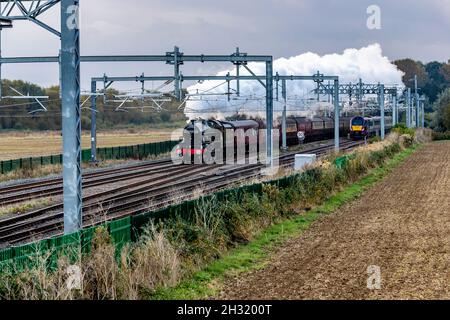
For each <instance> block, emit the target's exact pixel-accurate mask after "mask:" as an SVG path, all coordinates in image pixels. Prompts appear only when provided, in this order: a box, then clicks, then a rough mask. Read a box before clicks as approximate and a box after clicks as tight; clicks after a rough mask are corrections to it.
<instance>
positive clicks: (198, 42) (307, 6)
mask: <svg viewBox="0 0 450 320" xmlns="http://www.w3.org/2000/svg"><path fill="white" fill-rule="evenodd" d="M370 4H377V5H379V6H380V7H381V10H382V29H381V30H374V31H371V30H368V29H367V28H366V19H367V15H366V8H367V6H369V5H370ZM81 6H82V7H81V14H82V16H81V28H82V30H81V32H82V34H81V49H82V53H83V54H161V53H164V52H165V51H167V50H170V49H171V48H172V47H173V45H175V44H177V45H179V46H180V47H181V48H182V50H183V51H184V52H186V53H192V54H193V53H206V54H207V53H222V54H228V53H231V52H232V51H234V48H235V47H236V46H240V47H241V48H242V50H243V51H246V52H249V53H254V54H273V55H274V57H275V58H278V57H282V56H285V57H289V56H293V55H298V54H300V53H302V52H307V51H311V52H316V53H319V54H325V53H333V52H342V51H343V50H344V49H346V48H351V47H354V48H359V47H362V46H366V45H368V44H370V43H374V42H378V43H380V44H381V47H382V48H383V51H384V53H385V54H386V55H387V56H388V57H389V58H390V59H397V58H403V57H412V58H414V59H420V60H423V61H430V60H439V61H446V60H448V59H449V58H450V51H449V50H450V45H449V44H447V43H446V40H447V38H448V34H449V31H450V22H449V21H450V3H448V2H447V1H442V0H430V1H423V0H396V1H392V0H391V1H388V0H370V1H369V0H352V1H338V0H322V1H315V0H297V1H296V0H260V1H257V0H253V1H249V0H247V1H245V0H239V1H238V0H228V1H211V0H191V1H181V0H178V1H176V0H165V1H163V0H152V1H144V0H130V1H123V0H121V1H119V0H96V1H92V0H91V1H81ZM45 20H46V21H49V22H50V23H52V24H53V25H58V23H59V19H58V17H57V10H54V11H51V12H49V13H48V15H47V16H46V17H45ZM2 49H3V55H4V56H32V55H56V54H57V52H58V41H57V39H55V37H54V36H53V35H50V34H47V33H46V32H44V31H42V30H40V29H39V28H38V27H36V26H34V25H31V24H30V23H26V22H22V23H21V22H18V23H17V24H16V26H15V27H14V28H13V29H12V30H6V31H4V32H3V47H2ZM55 69H56V68H55V67H49V66H48V65H45V66H44V65H43V66H34V67H30V66H17V65H15V66H6V67H5V68H4V75H3V76H4V77H7V78H24V79H26V80H29V81H33V82H37V83H40V84H43V85H50V84H56V83H57V81H58V73H57V72H55ZM218 69H220V66H217V67H215V66H209V65H208V66H207V65H204V66H199V65H193V66H188V65H186V66H184V67H183V70H184V72H186V73H188V72H190V73H194V72H206V71H210V70H211V71H212V70H214V71H216V70H218ZM44 70H45V71H44ZM104 72H106V73H108V74H114V75H135V74H138V73H141V72H145V73H146V74H164V73H168V72H170V69H168V68H167V66H165V65H163V64H161V65H159V64H158V65H156V64H117V65H113V64H100V65H91V64H89V65H87V64H86V65H83V66H82V76H83V87H85V88H87V87H89V85H88V80H89V78H90V77H91V76H98V75H101V74H103V73H104Z"/></svg>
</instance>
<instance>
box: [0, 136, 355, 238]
mask: <svg viewBox="0 0 450 320" xmlns="http://www.w3.org/2000/svg"><path fill="white" fill-rule="evenodd" d="M359 144H360V143H357V142H352V141H343V142H341V147H342V149H350V148H353V147H355V146H357V145H359ZM332 148H333V146H332V145H330V144H327V145H324V146H320V147H317V148H312V149H308V150H304V151H302V152H303V153H305V152H314V153H316V154H317V155H318V156H319V157H320V156H323V155H324V154H326V153H328V152H329V151H330V150H331V149H332ZM295 153H299V152H293V153H288V154H285V155H281V156H280V157H279V165H280V167H289V166H292V163H293V162H294V155H295ZM130 168H134V169H135V170H133V169H130ZM261 168H263V165H261V164H257V165H240V166H231V167H230V166H223V165H212V166H205V165H174V164H172V163H171V162H170V160H169V161H159V162H156V163H155V162H152V163H147V164H143V165H134V166H130V167H123V168H119V171H115V170H114V169H110V170H102V172H98V173H97V172H96V173H92V174H88V175H86V176H84V177H83V178H84V179H85V183H87V184H88V183H91V185H100V184H101V183H103V182H104V181H109V182H111V181H113V182H117V181H123V180H121V179H124V180H126V179H130V178H135V177H136V176H133V175H132V174H133V173H135V174H136V175H137V176H138V177H147V178H145V179H144V180H140V181H138V182H133V183H130V184H126V185H124V186H122V187H118V188H115V189H114V192H111V191H110V190H108V191H103V192H98V193H95V194H92V195H89V196H85V197H83V227H89V226H93V225H98V224H101V223H104V222H106V221H110V220H113V219H118V218H121V217H125V216H129V215H135V214H139V213H143V212H148V211H151V210H154V209H157V208H161V207H164V206H167V205H170V204H171V203H173V202H174V200H176V201H184V200H187V199H190V198H192V194H193V191H195V189H196V188H199V187H207V189H208V193H210V192H214V191H217V190H220V189H223V188H225V187H227V186H229V185H232V184H235V183H239V182H244V181H246V180H249V179H253V178H257V177H260V173H261ZM168 173H170V175H168ZM108 179H109V180H108ZM59 180H60V179H59ZM50 182H52V183H50ZM43 183H45V185H44V186H40V185H37V188H40V189H41V190H33V188H35V187H36V184H37V182H33V183H32V184H30V185H24V189H20V188H19V186H11V189H10V190H13V192H17V190H19V189H20V192H21V193H23V194H25V193H26V191H25V190H29V191H31V192H30V194H32V197H39V196H43V195H48V194H50V193H52V192H56V190H59V192H61V189H57V188H61V187H62V186H60V185H59V186H58V183H59V184H61V181H58V179H50V180H46V181H43ZM14 187H15V188H16V189H14ZM2 191H4V190H3V189H0V194H1V192H2ZM20 192H19V193H18V194H21V193H20ZM174 193H176V197H174ZM3 194H6V195H8V194H7V193H6V192H4V193H3ZM174 198H175V199H174ZM2 199H3V198H2ZM24 199H29V198H26V197H25V196H24ZM63 216H64V214H63V204H62V203H57V204H54V205H51V206H48V207H45V208H41V209H38V210H34V211H31V212H28V213H25V214H21V215H17V216H13V217H8V218H6V219H1V220H0V247H5V246H10V245H17V244H21V243H26V242H29V241H32V240H37V239H40V238H45V237H48V236H54V235H59V234H61V233H62V230H63Z"/></svg>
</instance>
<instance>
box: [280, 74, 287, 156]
mask: <svg viewBox="0 0 450 320" xmlns="http://www.w3.org/2000/svg"><path fill="white" fill-rule="evenodd" d="M281 95H282V97H283V115H282V124H281V126H282V134H283V145H282V147H283V150H287V141H286V107H287V94H286V79H282V80H281Z"/></svg>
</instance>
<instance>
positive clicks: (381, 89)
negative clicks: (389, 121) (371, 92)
mask: <svg viewBox="0 0 450 320" xmlns="http://www.w3.org/2000/svg"><path fill="white" fill-rule="evenodd" d="M379 90H380V91H379V98H380V101H379V102H380V115H381V128H380V131H381V140H384V137H385V134H386V132H385V130H386V129H385V122H384V121H385V119H384V84H380V85H379Z"/></svg>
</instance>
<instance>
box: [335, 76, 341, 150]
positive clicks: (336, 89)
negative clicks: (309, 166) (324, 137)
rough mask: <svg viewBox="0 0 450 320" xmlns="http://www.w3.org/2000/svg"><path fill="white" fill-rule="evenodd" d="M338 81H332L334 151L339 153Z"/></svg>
mask: <svg viewBox="0 0 450 320" xmlns="http://www.w3.org/2000/svg"><path fill="white" fill-rule="evenodd" d="M339 113H340V110H339V80H338V79H335V80H334V151H335V152H339V139H340V137H339V129H340V128H339V122H340V121H339V116H340V114H339Z"/></svg>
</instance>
